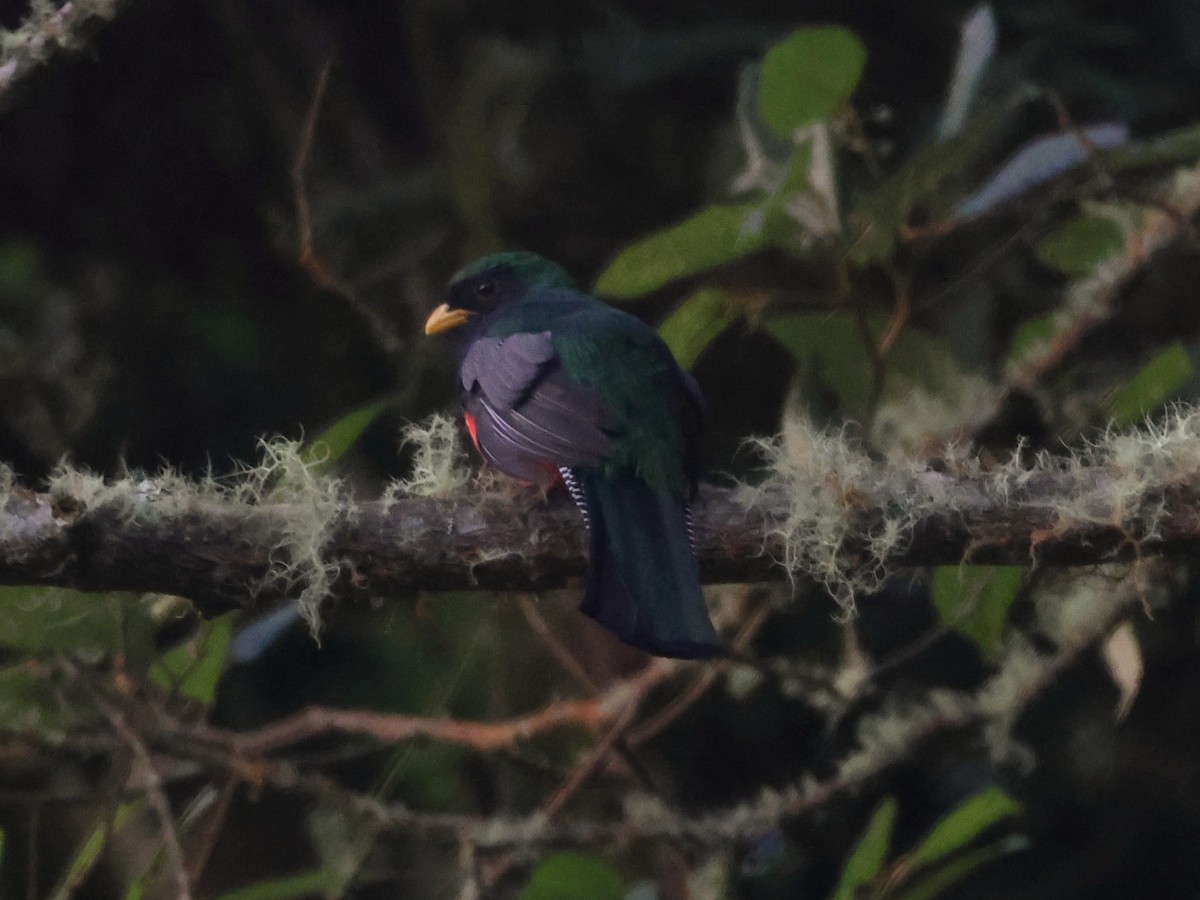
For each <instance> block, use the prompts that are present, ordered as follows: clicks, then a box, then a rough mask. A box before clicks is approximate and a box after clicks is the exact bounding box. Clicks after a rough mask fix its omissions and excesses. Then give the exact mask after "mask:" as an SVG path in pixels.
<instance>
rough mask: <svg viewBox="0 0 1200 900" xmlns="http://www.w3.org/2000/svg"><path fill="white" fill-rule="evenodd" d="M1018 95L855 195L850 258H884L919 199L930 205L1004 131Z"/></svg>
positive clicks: (869, 260)
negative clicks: (870, 188) (857, 199)
mask: <svg viewBox="0 0 1200 900" xmlns="http://www.w3.org/2000/svg"><path fill="white" fill-rule="evenodd" d="M1021 99H1023V98H1018V100H1017V101H1013V102H1009V103H1006V104H1003V105H996V106H991V107H989V108H988V109H986V110H984V111H982V112H980V113H979V114H978V115H975V116H972V117H971V119H970V121H969V122H967V124H966V126H965V127H963V129H962V130H961V131H960V132H959V133H958V134H957V135H955V136H954V137H952V138H949V139H947V140H944V141H938V142H937V143H934V144H929V145H928V146H926V147H923V148H921V149H920V150H918V151H916V152H915V153H914V154H912V155H911V156H910V157H909V158H908V161H907V162H905V163H904V165H902V166H901V167H900V168H899V169H898V170H897V171H896V172H895V173H894V174H893V175H891V176H890V177H889V178H888V179H886V180H885V181H884V182H883V183H882V184H880V185H879V186H878V187H877V188H875V190H874V191H872V192H871V193H869V194H867V195H866V196H865V197H863V198H862V199H860V200H859V201H858V203H857V204H855V206H854V209H853V210H852V211H851V213H850V216H849V218H848V222H849V224H850V226H851V228H852V229H853V230H854V232H855V237H854V240H853V242H852V243H851V244H850V246H849V247H848V248H847V255H848V257H849V259H850V261H851V262H853V263H856V264H857V265H860V266H861V265H869V264H871V263H876V262H882V261H884V260H886V259H890V258H891V256H892V254H893V253H894V252H895V250H896V242H897V239H898V236H899V233H900V229H901V227H902V226H904V225H905V224H906V223H907V222H908V219H909V216H910V215H911V214H912V212H913V210H914V209H915V208H916V206H917V205H918V204H919V203H923V202H929V203H930V205H934V204H933V203H932V200H933V198H934V196H935V195H936V193H937V192H938V191H939V189H941V188H943V187H944V186H945V185H946V183H947V182H950V181H953V180H955V179H957V180H958V181H962V179H963V178H964V176H965V175H966V173H967V171H968V170H969V169H970V168H971V167H972V164H974V163H976V162H977V161H978V160H979V159H980V158H981V157H982V156H984V154H986V153H987V152H988V151H989V150H990V149H991V148H992V147H993V146H994V145H995V144H996V143H997V142H998V141H999V139H1000V138H1001V137H1002V136H1003V135H1004V134H1005V133H1006V130H1007V126H1008V122H1009V120H1010V118H1011V117H1012V114H1013V112H1014V110H1016V109H1018V108H1019V107H1020V105H1021V104H1020V102H1019V101H1020V100H1021ZM941 205H943V206H944V205H945V203H944V202H943V204H941Z"/></svg>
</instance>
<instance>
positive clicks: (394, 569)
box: [0, 412, 1200, 621]
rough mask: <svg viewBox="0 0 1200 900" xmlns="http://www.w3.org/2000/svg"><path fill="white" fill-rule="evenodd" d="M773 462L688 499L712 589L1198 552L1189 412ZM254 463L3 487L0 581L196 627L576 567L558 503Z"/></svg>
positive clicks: (1195, 439) (1199, 501) (529, 579)
mask: <svg viewBox="0 0 1200 900" xmlns="http://www.w3.org/2000/svg"><path fill="white" fill-rule="evenodd" d="M767 453H768V457H769V460H768V465H769V468H768V472H767V476H766V478H765V480H764V481H763V482H762V483H761V484H760V485H759V486H758V487H756V488H745V487H742V488H719V487H705V488H704V489H702V490H701V493H700V497H699V501H698V503H697V509H696V525H697V549H698V553H699V557H700V562H701V569H702V573H703V577H704V579H705V580H706V581H708V582H750V581H760V580H771V579H778V578H782V577H785V576H791V577H800V578H812V579H815V580H817V581H820V582H823V583H824V584H825V585H826V586H827V587H828V588H829V589H830V591H831V592H832V593H833V594H834V595H835V596H837V597H838V598H839V599H841V600H843V601H844V602H845V603H846V604H847V605H850V604H852V603H853V600H854V597H855V596H858V595H860V594H862V593H863V592H866V591H869V590H871V589H873V588H874V587H875V586H877V585H878V584H879V583H880V582H881V581H882V580H883V579H884V578H886V577H887V576H888V575H889V574H890V573H891V572H893V571H894V570H895V569H896V568H898V567H905V566H923V565H938V564H955V563H960V562H968V563H971V562H974V563H1018V564H1019V563H1027V562H1033V563H1036V564H1074V565H1086V564H1098V563H1102V562H1109V561H1114V560H1130V559H1138V558H1142V557H1145V556H1148V555H1153V554H1183V553H1187V554H1192V553H1195V551H1196V550H1197V549H1198V548H1200V414H1197V413H1194V412H1177V413H1176V414H1174V415H1172V416H1171V417H1170V419H1169V420H1168V421H1167V422H1166V423H1164V424H1163V425H1161V426H1158V427H1155V428H1147V429H1144V430H1142V431H1139V432H1135V433H1132V434H1127V435H1120V436H1112V437H1108V438H1106V439H1105V440H1104V441H1102V442H1100V443H1097V444H1096V445H1094V446H1093V447H1091V448H1089V450H1087V451H1086V453H1085V454H1083V455H1077V456H1074V457H1071V458H1069V459H1062V458H1050V457H1041V458H1039V459H1037V460H1035V461H1034V463H1033V464H1032V465H1031V466H1029V467H1026V466H1022V465H1018V464H1017V463H1012V464H1009V465H1005V466H1001V467H998V468H995V469H985V468H983V467H982V466H981V465H980V464H979V463H978V462H976V461H974V460H971V459H968V460H965V461H958V462H955V461H950V462H948V463H945V467H944V469H943V470H942V471H934V470H932V469H930V468H928V467H927V466H925V465H923V464H915V463H905V464H882V463H876V462H873V461H871V460H869V459H867V458H866V457H865V456H863V455H861V454H859V453H858V452H857V451H855V450H854V449H853V448H851V447H849V446H848V445H847V444H846V443H845V442H844V441H842V440H841V438H839V437H836V436H829V435H822V434H815V433H813V432H810V431H807V430H804V429H802V428H800V427H799V426H790V428H789V430H788V431H787V432H785V435H784V436H783V437H781V438H779V439H777V440H776V441H773V442H770V443H769V444H768V445H767ZM267 455H268V459H267V461H266V463H265V464H264V466H263V467H261V468H259V469H254V470H250V471H249V472H247V473H246V475H245V476H244V477H243V479H242V480H241V481H240V482H238V483H237V484H234V485H232V486H230V485H216V484H214V483H213V482H211V481H209V482H200V483H194V482H189V481H187V480H185V479H182V478H180V477H179V476H176V475H163V476H161V477H159V478H156V479H146V478H139V477H137V476H130V477H127V478H123V479H119V480H116V481H103V480H101V479H98V478H95V477H92V476H87V475H84V474H81V473H77V472H71V471H67V472H63V473H61V474H60V475H59V476H57V477H56V478H55V479H53V480H52V482H51V484H50V488H49V490H48V491H47V492H45V493H37V492H33V491H29V490H25V489H23V488H19V487H16V486H14V485H12V484H11V483H10V484H9V485H8V486H7V489H6V492H5V495H4V502H3V504H2V510H3V511H2V513H0V583H3V584H42V585H56V586H63V587H73V588H80V589H85V590H132V591H156V592H163V593H172V594H179V595H182V596H185V597H188V598H190V599H191V600H192V601H193V602H194V603H195V605H196V606H197V608H198V609H199V610H200V611H201V612H203V613H205V614H215V613H218V612H221V611H223V610H226V609H229V608H232V607H248V606H252V605H254V603H255V602H256V601H260V600H269V599H278V598H280V597H286V596H291V597H300V598H301V599H302V601H304V602H306V603H308V606H307V607H306V612H307V613H309V614H311V615H310V617H311V618H313V619H314V621H315V618H316V615H315V614H316V606H317V605H319V603H320V602H321V601H322V599H324V598H325V597H328V596H334V597H342V598H351V599H353V598H365V597H403V596H409V595H411V594H413V593H414V592H416V591H442V590H452V589H464V588H484V589H495V590H521V591H530V590H534V591H536V590H545V589H551V588H559V587H564V586H567V585H569V584H572V583H573V582H574V580H576V579H578V577H579V576H580V575H582V574H583V572H584V569H585V566H586V536H585V532H584V527H583V524H582V521H581V520H580V518H579V516H578V515H577V513H576V511H575V510H574V508H573V507H572V506H571V505H570V503H569V501H567V499H566V498H565V497H559V496H556V495H554V494H551V495H550V496H549V497H543V496H542V495H540V494H538V493H536V492H532V491H523V490H514V489H508V490H504V489H497V488H496V486H495V485H494V484H490V483H488V482H487V480H486V479H482V480H481V479H479V478H476V479H475V480H474V481H469V482H467V483H465V484H462V483H460V482H455V491H454V493H453V494H452V495H450V496H445V497H431V496H415V495H408V494H403V493H394V494H390V495H389V497H388V498H387V499H385V500H380V501H375V502H357V501H353V500H351V499H350V498H349V497H348V496H346V495H345V493H344V491H342V489H341V487H340V485H339V484H338V483H337V482H336V481H329V480H323V479H319V478H316V477H314V476H313V474H312V471H311V466H310V464H308V463H304V462H303V461H302V460H301V459H300V457H299V456H298V455H297V454H296V453H295V452H294V448H292V447H290V446H288V445H281V444H274V445H269V446H268V448H267ZM305 466H309V468H305ZM281 473H282V474H281Z"/></svg>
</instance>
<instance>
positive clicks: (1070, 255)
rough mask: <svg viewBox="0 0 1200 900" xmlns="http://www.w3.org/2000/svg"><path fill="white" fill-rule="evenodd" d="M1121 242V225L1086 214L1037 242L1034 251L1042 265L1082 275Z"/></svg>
mask: <svg viewBox="0 0 1200 900" xmlns="http://www.w3.org/2000/svg"><path fill="white" fill-rule="evenodd" d="M1124 244H1125V236H1124V235H1123V234H1122V232H1121V226H1120V225H1118V224H1117V223H1116V222H1114V221H1113V220H1112V219H1109V218H1106V217H1105V216H1096V215H1088V214H1086V213H1085V214H1084V215H1081V216H1079V217H1077V218H1074V219H1071V220H1070V221H1068V222H1064V223H1063V224H1062V225H1060V226H1059V227H1058V228H1056V229H1055V230H1054V231H1052V232H1051V233H1050V234H1048V235H1046V237H1044V238H1042V239H1041V240H1040V241H1038V243H1037V246H1036V247H1035V248H1034V253H1035V254H1036V255H1037V258H1038V259H1039V260H1040V261H1041V262H1042V263H1043V264H1044V265H1047V266H1049V267H1050V268H1052V269H1057V270H1058V271H1060V272H1062V273H1063V274H1065V275H1070V276H1071V277H1072V278H1082V277H1083V276H1085V275H1089V274H1091V271H1092V269H1094V268H1095V267H1096V264H1097V263H1099V262H1102V261H1103V260H1105V259H1107V258H1108V257H1109V256H1111V255H1112V254H1113V253H1115V252H1117V251H1118V250H1120V249H1121V247H1122V246H1124Z"/></svg>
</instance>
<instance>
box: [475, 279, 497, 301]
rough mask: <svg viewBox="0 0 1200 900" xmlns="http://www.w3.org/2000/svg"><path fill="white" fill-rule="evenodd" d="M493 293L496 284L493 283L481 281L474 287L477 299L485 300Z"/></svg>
mask: <svg viewBox="0 0 1200 900" xmlns="http://www.w3.org/2000/svg"><path fill="white" fill-rule="evenodd" d="M495 293H496V282H494V281H481V282H479V284H477V285H475V295H476V296H477V297H483V298H484V299H485V300H486V299H487V298H488V297H490V296H492V295H493V294H495Z"/></svg>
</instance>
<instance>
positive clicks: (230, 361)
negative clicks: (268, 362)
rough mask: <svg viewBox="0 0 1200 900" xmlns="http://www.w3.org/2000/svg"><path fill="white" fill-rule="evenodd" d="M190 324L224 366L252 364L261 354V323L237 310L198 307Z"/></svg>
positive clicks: (189, 319)
mask: <svg viewBox="0 0 1200 900" xmlns="http://www.w3.org/2000/svg"><path fill="white" fill-rule="evenodd" d="M188 324H189V325H190V326H191V329H192V331H193V332H194V333H195V335H196V337H197V338H198V339H199V341H200V343H201V344H202V345H203V346H204V348H205V349H206V350H208V351H209V352H210V353H212V355H213V356H215V357H216V358H217V359H219V360H220V361H221V362H222V363H223V364H224V365H226V366H231V367H243V368H245V367H249V366H252V365H254V364H255V363H256V362H258V359H259V356H260V355H261V348H260V344H261V339H260V335H259V328H258V325H257V324H256V323H255V322H254V321H253V320H252V319H250V318H249V317H248V316H247V315H246V314H245V313H242V312H239V311H238V310H236V309H195V310H192V312H191V313H190V314H189V316H188Z"/></svg>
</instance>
